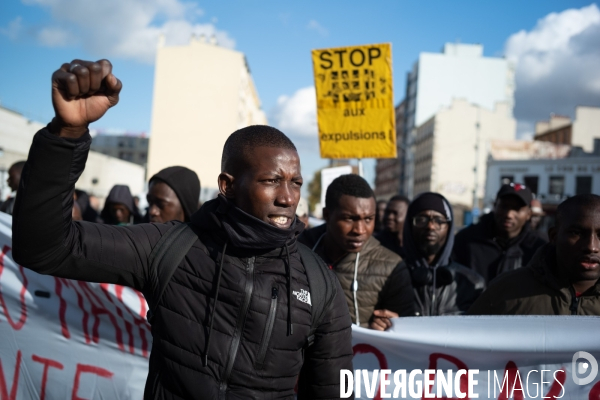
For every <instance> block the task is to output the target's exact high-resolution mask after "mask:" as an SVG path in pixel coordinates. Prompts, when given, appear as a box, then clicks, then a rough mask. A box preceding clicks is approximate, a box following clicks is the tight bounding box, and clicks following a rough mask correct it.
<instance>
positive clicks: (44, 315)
mask: <svg viewBox="0 0 600 400" xmlns="http://www.w3.org/2000/svg"><path fill="white" fill-rule="evenodd" d="M11 236H12V235H11V218H10V216H8V215H6V214H4V213H0V400H20V399H23V400H25V399H27V400H29V399H41V400H44V399H48V400H49V399H72V400H80V399H136V400H141V399H142V398H143V394H144V385H145V383H146V375H147V373H148V357H149V355H150V349H151V346H152V335H151V334H150V326H149V325H148V323H147V322H146V318H145V316H146V310H147V305H146V301H145V300H144V298H143V296H142V295H141V293H139V292H136V291H134V290H133V289H130V288H126V287H123V286H116V285H107V284H97V283H86V282H79V281H72V280H67V279H60V278H54V277H52V276H45V275H39V274H37V273H35V272H33V271H30V270H27V269H25V268H23V267H20V266H18V265H17V264H15V262H14V261H13V259H12V251H11Z"/></svg>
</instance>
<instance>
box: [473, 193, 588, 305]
mask: <svg viewBox="0 0 600 400" xmlns="http://www.w3.org/2000/svg"><path fill="white" fill-rule="evenodd" d="M548 235H549V237H550V243H547V244H545V245H544V246H542V247H541V248H540V249H539V250H538V251H537V252H536V253H535V255H534V256H533V258H532V260H531V262H530V263H529V264H528V265H527V266H526V267H524V268H521V269H518V270H516V271H511V272H508V273H506V274H503V275H502V276H499V277H498V278H497V279H495V280H494V281H493V282H492V283H491V284H490V286H489V288H488V289H487V290H486V291H485V292H483V294H482V295H481V296H480V297H479V299H477V301H476V302H475V303H474V304H473V306H472V307H471V308H470V309H469V311H468V314H471V315H600V196H598V195H595V194H580V195H577V196H573V197H570V198H568V199H567V200H565V201H563V202H562V203H561V204H559V205H558V208H557V209H556V223H555V226H553V227H551V228H550V229H548Z"/></svg>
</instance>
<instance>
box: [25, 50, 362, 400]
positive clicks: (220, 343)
mask: <svg viewBox="0 0 600 400" xmlns="http://www.w3.org/2000/svg"><path fill="white" fill-rule="evenodd" d="M121 86H122V85H121V82H120V81H119V80H118V79H117V78H116V77H115V76H114V75H113V74H112V66H111V64H110V63H109V62H108V61H106V60H102V61H99V62H87V61H81V60H75V61H73V62H71V63H67V64H63V65H62V67H61V68H60V69H59V70H57V71H56V72H55V73H54V74H53V76H52V103H53V106H54V110H55V113H56V116H55V117H54V119H53V120H52V122H51V123H50V124H49V125H48V126H47V127H46V128H44V129H42V130H40V131H39V132H38V133H37V134H36V136H35V137H34V140H33V144H32V146H31V150H30V153H29V158H28V160H27V163H26V164H25V168H24V171H23V178H22V180H21V184H20V186H19V189H18V196H17V202H16V207H15V217H14V224H13V239H14V242H13V246H14V248H13V255H14V259H15V261H17V262H18V263H20V264H21V265H23V266H26V267H28V268H30V269H32V270H34V271H37V272H40V273H44V274H52V275H54V276H59V277H64V278H70V279H78V280H85V281H93V282H108V283H115V284H120V285H128V286H131V287H133V288H135V289H137V290H139V291H141V292H142V293H143V294H144V296H145V297H146V299H147V300H148V303H149V304H150V306H151V311H152V315H153V317H152V334H153V337H154V340H153V344H152V354H151V356H150V368H149V372H148V379H147V382H146V389H145V394H144V398H145V399H248V398H275V397H277V398H286V399H291V398H293V397H294V387H295V385H296V381H297V377H298V376H299V375H300V381H299V382H298V386H299V388H300V396H299V397H300V398H310V399H324V398H337V397H339V393H340V388H339V384H340V382H339V380H340V379H339V376H340V372H339V371H340V369H352V347H351V329H350V325H351V322H350V316H349V314H348V307H347V305H346V301H345V299H344V295H343V291H342V290H341V288H340V287H339V284H338V283H337V280H336V279H335V276H333V275H332V273H331V272H329V271H327V269H326V267H325V266H322V269H321V270H319V271H322V275H321V278H322V279H321V281H318V280H316V279H314V276H315V274H314V272H311V271H315V268H314V266H315V265H317V267H321V265H320V264H315V262H316V261H317V258H316V257H314V255H313V254H312V253H311V252H310V251H308V250H307V249H306V248H305V247H301V245H299V244H298V243H297V241H296V238H297V236H298V235H299V234H300V233H301V232H302V230H303V228H304V226H303V224H302V223H301V222H299V221H298V220H297V218H296V217H295V211H296V206H297V205H298V200H299V198H300V187H301V186H302V176H301V174H300V160H299V157H298V153H297V152H296V148H295V147H294V145H293V144H292V142H291V141H290V140H289V139H288V138H287V137H286V136H285V135H284V134H283V133H281V132H280V131H278V130H277V129H274V128H271V127H268V126H251V127H247V128H244V129H241V130H239V131H236V132H234V133H233V134H231V136H230V137H229V138H228V139H227V142H226V143H225V146H224V148H223V157H222V166H221V167H222V169H221V171H222V172H221V174H220V175H219V177H218V184H219V191H220V195H219V197H218V198H217V199H215V200H212V201H209V202H207V203H205V205H204V206H203V207H202V208H201V209H200V210H198V211H197V212H196V213H194V214H193V215H192V217H191V221H190V224H189V227H191V230H190V229H189V228H188V225H182V224H181V223H180V222H176V221H172V222H169V223H166V224H160V223H158V224H140V225H134V226H125V227H119V226H109V225H99V224H93V223H88V222H79V221H78V222H74V221H72V220H71V208H72V202H73V191H74V187H75V183H76V182H77V179H78V178H79V176H80V175H81V173H82V171H83V169H84V167H85V161H86V158H87V154H88V151H89V147H90V142H91V138H90V135H89V132H88V125H89V124H90V123H91V122H94V121H96V120H98V119H99V118H101V117H102V116H103V115H104V113H105V112H106V111H107V110H108V109H109V108H110V107H113V106H114V105H116V104H117V102H118V100H119V92H120V91H121ZM181 228H184V229H181ZM177 229H179V230H177ZM171 230H177V232H180V231H181V232H188V233H189V232H191V233H192V234H195V235H194V236H191V237H192V240H193V241H192V242H191V243H190V246H189V250H187V253H186V254H185V257H182V259H181V261H180V262H179V263H178V264H175V265H178V267H177V268H175V269H174V271H173V274H172V276H169V279H168V280H166V279H163V280H161V279H160V277H163V276H164V274H163V272H164V270H165V269H166V268H168V267H169V265H163V264H160V263H159V264H158V265H162V267H160V268H157V264H156V260H157V258H156V257H158V255H164V257H167V254H168V255H169V257H170V255H172V254H174V251H175V250H173V249H177V248H179V247H181V241H174V243H173V245H172V246H162V243H163V242H160V243H161V244H160V245H158V243H159V241H160V240H161V237H163V236H168V237H169V238H171V237H175V238H177V239H179V238H180V236H173V235H170V236H169V235H167V232H172V231H171ZM182 236H183V233H181V237H182ZM155 248H159V249H161V251H163V250H164V251H165V253H160V252H159V253H157V254H156V257H155V254H154V253H153V250H154V249H155ZM307 251H308V253H307ZM301 255H302V257H301ZM151 256H152V257H151ZM311 257H313V260H312V261H310V260H309V259H310V258H311ZM323 281H325V282H323ZM317 287H318V288H320V289H321V290H324V291H326V292H327V293H332V295H331V296H329V297H328V298H327V302H326V303H325V302H320V303H318V302H317V301H316V299H318V298H322V296H319V295H320V291H319V292H318V293H316V292H315V291H313V293H311V290H313V289H314V288H317ZM311 299H312V301H311ZM319 304H325V305H323V306H322V307H321V308H319ZM318 310H320V311H322V313H320V316H321V317H320V318H317V319H315V321H317V322H316V323H315V322H314V321H313V316H314V315H316V314H317V311H318Z"/></svg>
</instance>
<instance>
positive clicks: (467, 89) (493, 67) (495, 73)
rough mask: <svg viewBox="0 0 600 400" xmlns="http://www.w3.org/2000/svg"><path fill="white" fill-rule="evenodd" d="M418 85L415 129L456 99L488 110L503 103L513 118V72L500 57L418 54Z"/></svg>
mask: <svg viewBox="0 0 600 400" xmlns="http://www.w3.org/2000/svg"><path fill="white" fill-rule="evenodd" d="M463 46H466V45H463ZM417 85H418V86H417V98H416V112H415V125H416V126H419V125H421V124H422V123H423V122H425V121H426V120H428V119H429V118H431V117H432V116H433V115H434V114H435V113H437V112H438V111H439V110H440V109H441V108H443V107H448V106H449V105H450V104H452V100H453V99H456V98H464V99H466V100H468V101H469V102H471V103H475V104H479V105H480V106H481V107H484V108H487V109H490V110H492V109H493V108H494V104H495V103H496V102H505V103H507V104H508V112H509V113H510V115H512V108H513V102H514V100H513V91H514V70H513V69H512V67H510V66H509V63H508V61H507V60H505V59H503V58H489V57H477V56H474V55H472V54H471V55H467V56H462V55H460V53H459V55H448V54H436V53H421V55H420V56H419V69H418V83H417Z"/></svg>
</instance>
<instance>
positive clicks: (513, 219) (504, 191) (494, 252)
mask: <svg viewBox="0 0 600 400" xmlns="http://www.w3.org/2000/svg"><path fill="white" fill-rule="evenodd" d="M532 198H533V196H532V194H531V191H530V190H529V189H528V188H527V187H525V185H522V184H519V183H511V184H508V185H502V187H501V188H500V190H499V191H498V194H497V196H496V202H495V203H494V209H493V211H492V212H490V213H489V214H486V215H484V216H482V217H481V219H480V220H479V222H478V223H477V224H476V225H470V226H468V227H466V228H465V229H463V230H462V231H460V232H459V233H458V234H457V235H456V238H455V241H454V257H453V259H454V260H455V261H456V262H458V263H460V264H463V265H466V266H467V267H470V268H472V269H474V270H475V271H477V272H478V273H479V274H480V275H481V276H483V277H484V278H485V281H486V283H488V282H490V281H491V280H492V279H494V278H495V277H496V276H498V275H500V274H501V273H503V272H506V271H512V270H515V269H518V268H521V267H522V266H524V265H526V264H527V263H529V261H530V260H531V258H532V257H533V254H534V253H535V251H536V250H537V249H538V248H539V247H541V246H542V245H543V244H544V243H546V241H544V240H543V239H541V238H540V237H539V236H538V235H536V234H535V233H534V232H533V231H531V229H530V227H529V220H530V219H531V207H530V204H531V200H532Z"/></svg>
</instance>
